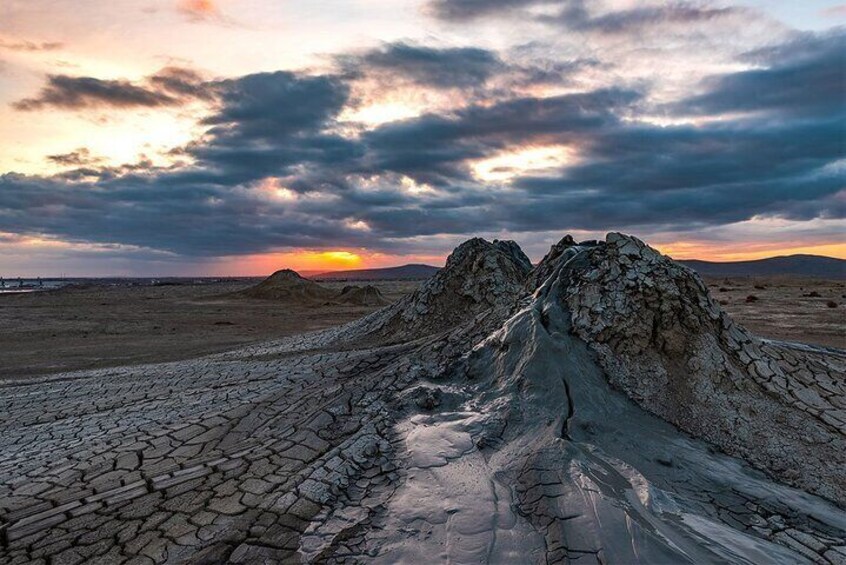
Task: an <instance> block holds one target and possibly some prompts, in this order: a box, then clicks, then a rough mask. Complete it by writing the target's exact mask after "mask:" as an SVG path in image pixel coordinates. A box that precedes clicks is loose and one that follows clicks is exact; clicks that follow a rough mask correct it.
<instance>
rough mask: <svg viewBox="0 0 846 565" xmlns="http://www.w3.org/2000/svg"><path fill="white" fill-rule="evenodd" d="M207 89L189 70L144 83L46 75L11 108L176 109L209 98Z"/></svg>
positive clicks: (160, 75) (166, 71)
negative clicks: (39, 85)
mask: <svg viewBox="0 0 846 565" xmlns="http://www.w3.org/2000/svg"><path fill="white" fill-rule="evenodd" d="M211 95H212V94H211V91H210V88H209V85H207V84H205V83H203V82H202V81H201V79H200V77H199V75H198V74H197V73H195V72H194V71H192V70H189V69H180V68H174V67H167V68H165V69H163V70H162V71H161V72H160V73H157V74H155V75H153V76H151V77H148V78H147V80H146V81H145V82H142V83H138V84H136V83H132V82H129V81H126V80H102V79H98V78H94V77H72V76H67V75H49V76H48V77H47V85H46V86H44V88H42V89H41V92H39V93H38V95H37V96H36V97H34V98H25V99H23V100H20V101H18V102H15V103H14V104H12V106H13V107H14V108H15V109H16V110H20V111H25V112H29V111H34V110H40V109H43V108H47V107H53V108H59V109H63V110H79V109H83V108H96V107H110V108H138V107H141V108H153V107H160V106H176V105H180V104H182V103H184V102H185V100H186V99H190V98H203V99H206V98H209V97H210V96H211Z"/></svg>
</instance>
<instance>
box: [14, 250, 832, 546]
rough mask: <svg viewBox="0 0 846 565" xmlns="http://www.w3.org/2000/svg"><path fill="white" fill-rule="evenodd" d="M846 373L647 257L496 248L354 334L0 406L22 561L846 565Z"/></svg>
mask: <svg viewBox="0 0 846 565" xmlns="http://www.w3.org/2000/svg"><path fill="white" fill-rule="evenodd" d="M844 367H846V354H844V352H842V351H838V350H829V349H815V348H810V347H807V346H795V345H791V344H787V343H781V342H773V341H765V340H761V339H759V338H757V337H755V336H753V335H751V334H749V333H748V332H746V331H745V330H744V329H743V328H741V327H740V326H738V325H736V324H734V323H733V322H732V321H731V320H730V319H729V318H728V316H726V315H725V314H724V313H723V312H722V311H721V310H720V308H719V305H718V304H716V303H715V302H714V301H713V300H711V299H710V297H709V296H708V295H707V291H706V289H705V287H704V285H702V283H701V281H699V279H698V277H696V276H695V275H694V274H693V273H692V272H690V271H688V270H687V269H685V268H684V267H681V266H679V265H677V264H675V263H673V262H672V261H670V260H669V259H667V258H665V257H662V256H660V255H658V254H657V253H656V252H654V251H653V250H651V249H650V248H648V247H647V246H645V245H643V244H642V243H641V242H639V241H638V240H636V239H634V238H629V237H625V236H620V235H619V234H609V236H608V238H607V239H606V241H605V242H586V243H582V244H576V243H575V242H573V241H572V240H570V239H568V238H565V239H564V240H562V242H561V243H559V244H558V245H556V246H554V247H553V249H552V250H551V251H550V254H549V255H548V256H547V257H546V258H545V259H544V261H543V262H541V264H539V265H538V266H537V267H535V268H534V269H532V268H531V265H530V264H529V262H528V260H527V259H526V258H525V255H523V254H522V252H521V251H520V250H519V248H518V247H517V246H516V245H515V244H513V243H511V242H494V243H488V242H485V241H483V240H471V241H470V242H467V243H465V244H464V245H462V246H461V247H459V248H458V249H456V251H455V252H454V253H453V255H452V256H451V257H450V260H449V261H448V263H447V266H446V267H445V268H444V269H443V270H442V271H441V272H440V273H439V274H438V275H436V277H434V278H433V279H431V280H430V281H429V282H428V283H427V284H426V285H424V286H423V287H422V288H421V289H420V290H419V291H418V292H416V293H414V294H413V295H411V296H409V297H408V298H406V299H404V300H402V301H401V302H399V303H397V304H395V305H393V306H389V307H387V308H385V309H383V310H381V311H379V312H376V313H374V314H372V315H370V316H368V317H366V318H364V319H362V320H360V321H357V322H353V323H351V324H349V325H347V326H343V327H341V328H336V329H331V330H326V331H323V332H319V333H315V334H308V335H303V336H298V337H294V338H288V339H284V340H280V341H277V342H271V343H266V344H263V345H260V346H252V347H248V348H244V349H240V350H236V351H233V352H230V353H226V354H221V355H214V356H209V357H204V358H200V359H196V360H191V361H181V362H174V363H165V364H156V365H145V366H138V367H131V368H118V369H103V370H97V371H86V372H76V373H64V374H56V375H52V376H49V377H43V378H35V379H31V380H26V381H16V382H12V383H8V384H6V385H5V386H3V387H2V395H1V396H0V528H1V529H2V530H1V531H2V547H0V561H2V562H3V563H47V562H49V563H83V562H85V563H98V562H99V563H166V562H167V563H174V562H188V563H226V562H229V563H261V562H267V563H275V562H282V563H289V562H290V563H296V562H320V563H333V562H363V561H364V562H386V563H394V562H408V563H418V562H435V561H449V562H456V563H464V562H490V563H514V562H536V563H567V562H572V563H632V562H644V563H684V562H697V563H700V562H727V563H743V562H746V563H773V562H776V563H801V562H816V563H846V512H844V510H843V507H844V504H846V460H844V457H846V456H844V453H846V446H844V438H846V383H844Z"/></svg>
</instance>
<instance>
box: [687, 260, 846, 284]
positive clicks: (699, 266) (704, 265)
mask: <svg viewBox="0 0 846 565" xmlns="http://www.w3.org/2000/svg"><path fill="white" fill-rule="evenodd" d="M679 263H682V264H683V265H686V266H688V267H690V268H691V269H693V270H694V271H696V272H697V273H699V274H700V275H703V276H712V277H754V276H758V277H765V276H783V275H787V276H803V277H815V278H825V279H846V260H844V259H837V258H835V257H825V256H822V255H785V256H779V257H768V258H766V259H756V260H754V261H730V262H715V261H699V260H695V259H691V260H685V261H679Z"/></svg>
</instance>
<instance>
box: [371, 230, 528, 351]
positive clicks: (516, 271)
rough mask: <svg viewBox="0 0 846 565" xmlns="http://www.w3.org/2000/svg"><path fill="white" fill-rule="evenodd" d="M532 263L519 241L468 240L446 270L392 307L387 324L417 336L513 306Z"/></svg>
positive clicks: (391, 329)
mask: <svg viewBox="0 0 846 565" xmlns="http://www.w3.org/2000/svg"><path fill="white" fill-rule="evenodd" d="M531 268H532V263H531V261H529V258H528V257H526V255H525V254H524V253H523V251H522V250H521V249H520V247H519V246H518V245H517V244H516V243H514V242H513V241H498V240H494V241H493V242H488V241H485V240H484V239H481V238H474V239H471V240H469V241H466V242H464V243H462V244H461V245H459V246H458V247H457V248H456V249H455V250H454V251H453V252H452V254H451V255H450V256H449V258H448V259H447V262H446V265H445V266H444V268H443V269H441V270H440V271H438V273H437V274H436V275H435V276H434V277H432V278H431V279H429V280H428V281H426V282H425V283H424V284H423V285H422V286H421V287H420V288H418V289H417V290H416V291H414V293H413V294H411V295H410V296H408V297H406V298H404V299H403V300H401V301H400V302H398V303H397V304H396V305H395V307H394V308H392V309H391V310H390V312H389V314H388V319H387V322H386V328H387V330H388V332H389V333H390V334H393V335H398V336H402V337H404V338H408V337H411V338H415V337H421V336H425V335H430V334H433V333H438V332H441V331H445V330H448V329H450V328H453V327H455V326H457V325H460V324H463V323H467V322H471V321H472V320H473V319H474V318H475V317H477V316H479V315H482V314H487V313H489V312H491V311H494V312H502V311H503V310H507V309H509V308H510V307H512V306H513V304H514V301H515V300H516V298H517V297H518V296H519V295H520V294H521V292H522V289H523V285H524V284H525V281H526V276H527V275H528V273H529V271H530V270H531Z"/></svg>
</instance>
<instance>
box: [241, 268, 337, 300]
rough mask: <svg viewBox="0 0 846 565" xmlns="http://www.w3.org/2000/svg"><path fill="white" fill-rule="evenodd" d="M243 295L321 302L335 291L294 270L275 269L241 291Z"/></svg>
mask: <svg viewBox="0 0 846 565" xmlns="http://www.w3.org/2000/svg"><path fill="white" fill-rule="evenodd" d="M242 294H243V295H244V296H248V297H250V298H261V299H265V300H280V301H288V302H296V303H298V304H321V303H323V302H327V301H329V300H332V299H333V298H335V293H334V292H332V291H331V290H329V289H328V288H324V287H322V286H320V285H319V284H317V283H316V282H314V281H310V280H308V279H305V278H303V277H301V276H300V275H299V273H297V272H296V271H292V270H291V269H282V270H280V271H276V272H275V273H273V274H272V275H270V276H269V277H267V278H266V279H264V280H263V281H262V282H260V283H259V284H257V285H256V286H254V287H251V288H248V289H247V290H245V291H243V292H242Z"/></svg>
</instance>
